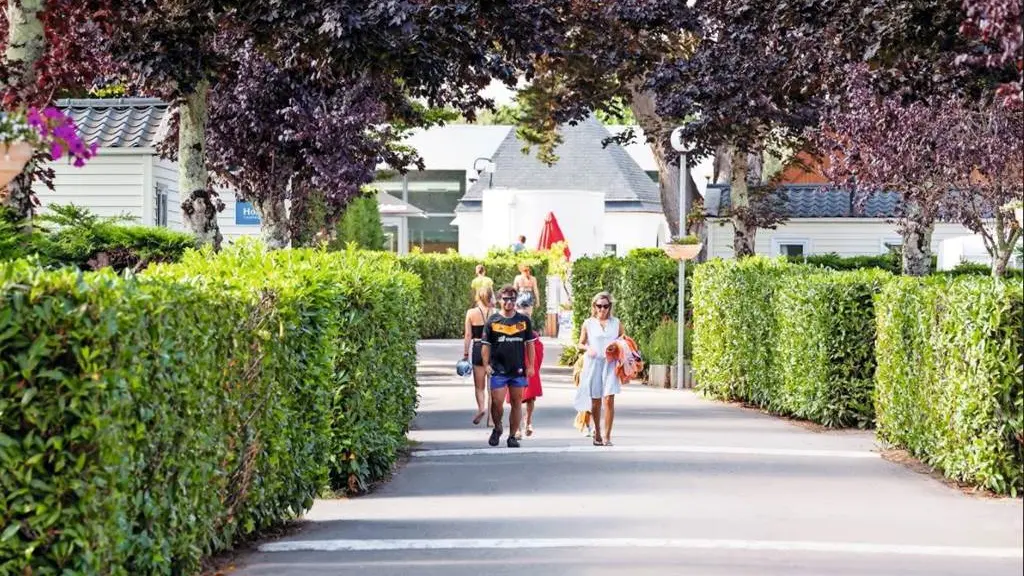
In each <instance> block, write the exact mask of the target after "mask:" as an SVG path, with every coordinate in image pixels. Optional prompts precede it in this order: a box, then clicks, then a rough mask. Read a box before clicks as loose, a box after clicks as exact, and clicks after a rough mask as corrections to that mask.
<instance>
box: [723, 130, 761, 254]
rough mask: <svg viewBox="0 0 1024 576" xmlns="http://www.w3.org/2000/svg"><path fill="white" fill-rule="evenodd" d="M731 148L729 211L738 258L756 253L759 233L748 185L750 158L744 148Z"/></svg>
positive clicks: (733, 242) (734, 247) (734, 249)
mask: <svg viewBox="0 0 1024 576" xmlns="http://www.w3.org/2000/svg"><path fill="white" fill-rule="evenodd" d="M730 150H731V154H730V156H731V159H730V163H731V165H732V178H731V179H730V183H729V211H730V212H731V214H732V226H733V238H732V246H733V251H734V252H735V253H736V257H737V258H746V257H747V256H753V255H754V237H755V234H757V226H756V225H755V222H754V219H753V214H752V213H751V210H750V194H749V192H748V187H747V178H748V176H749V170H748V167H749V164H748V162H749V158H748V155H747V153H746V152H745V151H743V150H740V149H738V148H735V147H733V148H731V149H730Z"/></svg>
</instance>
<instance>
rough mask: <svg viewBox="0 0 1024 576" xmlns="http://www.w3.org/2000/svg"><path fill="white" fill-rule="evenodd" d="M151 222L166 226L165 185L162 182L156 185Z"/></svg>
mask: <svg viewBox="0 0 1024 576" xmlns="http://www.w3.org/2000/svg"><path fill="white" fill-rule="evenodd" d="M153 209H154V214H153V224H155V225H156V226H163V227H164V228H166V227H167V187H166V186H164V185H163V184H157V185H156V196H155V198H154V202H153Z"/></svg>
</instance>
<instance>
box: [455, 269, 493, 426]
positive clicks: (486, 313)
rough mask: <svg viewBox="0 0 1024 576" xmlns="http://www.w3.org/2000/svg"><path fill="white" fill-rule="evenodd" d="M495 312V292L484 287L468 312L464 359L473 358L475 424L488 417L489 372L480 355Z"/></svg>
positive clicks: (464, 336) (478, 292)
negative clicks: (487, 328) (488, 326)
mask: <svg viewBox="0 0 1024 576" xmlns="http://www.w3.org/2000/svg"><path fill="white" fill-rule="evenodd" d="M495 312H496V310H495V309H494V291H493V290H492V289H491V287H490V286H484V287H482V288H480V289H479V290H477V291H476V304H475V305H474V306H473V307H472V308H470V309H469V310H466V324H465V332H464V335H463V354H464V355H463V358H465V359H467V360H468V359H469V358H470V354H472V357H473V387H474V389H475V390H474V392H475V393H476V416H474V417H473V424H479V423H480V420H481V419H483V417H484V416H486V415H487V394H486V389H485V388H484V386H486V384H487V372H486V368H485V367H484V361H483V357H482V356H481V354H480V346H481V344H480V338H481V337H482V336H483V334H484V325H485V324H487V320H488V319H489V318H490V317H491V316H493V315H494V314H495Z"/></svg>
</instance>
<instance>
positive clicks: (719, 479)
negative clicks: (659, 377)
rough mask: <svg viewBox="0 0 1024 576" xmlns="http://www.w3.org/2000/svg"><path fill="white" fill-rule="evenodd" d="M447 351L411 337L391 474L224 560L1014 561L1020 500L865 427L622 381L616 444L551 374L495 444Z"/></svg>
mask: <svg viewBox="0 0 1024 576" xmlns="http://www.w3.org/2000/svg"><path fill="white" fill-rule="evenodd" d="M458 355H459V345H458V344H457V343H451V342H424V343H422V344H421V345H420V377H419V381H420V393H421V396H422V399H421V404H420V415H419V418H418V419H417V421H416V426H415V429H414V431H413V432H412V433H411V436H412V438H413V439H414V440H415V441H416V442H417V443H418V445H417V450H418V452H417V453H416V455H415V456H414V457H413V458H412V459H411V460H410V462H409V463H408V464H407V465H406V466H404V467H403V468H402V469H401V471H400V472H399V473H398V474H397V475H396V476H395V478H394V479H393V480H392V481H391V482H390V483H389V484H387V485H385V486H383V487H381V488H380V489H379V490H377V491H376V492H375V493H374V494H372V495H369V496H365V497H361V498H356V499H352V500H334V501H318V502H317V503H316V505H315V506H314V507H313V509H312V510H311V511H310V512H309V514H308V515H307V517H306V522H305V524H304V526H303V528H302V529H301V530H300V531H298V532H297V533H296V534H293V535H291V536H288V537H287V538H284V539H282V540H279V541H274V542H268V543H265V544H264V545H263V546H262V547H261V551H260V552H259V553H255V554H252V555H250V556H248V557H247V558H244V559H243V561H242V562H241V564H240V568H239V570H238V572H236V573H238V574H243V575H246V576H264V575H271V574H273V575H295V576H297V575H300V574H301V575H310V576H317V575H328V574H330V575H336V574H359V575H366V576H384V575H396V576H397V575H406V574H423V575H439V576H440V575H445V576H448V575H455V576H459V575H467V576H468V575H474V576H475V575H480V574H487V575H502V574H516V575H522V574H527V573H529V574H537V575H553V574H574V575H577V574H578V575H587V576H598V575H604V574H616V575H621V574H623V573H624V572H623V570H626V571H627V572H625V573H628V574H630V575H633V574H699V575H716V576H726V575H728V576H746V575H768V574H787V575H790V574H792V575H807V576H810V575H820V574H834V575H843V576H846V575H872V576H875V575H884V574H901V575H902V574H906V575H921V576H924V575H928V576H936V575H985V576H999V575H1020V574H1024V568H1022V549H1024V525H1022V524H1024V508H1022V503H1021V500H1019V499H1016V500H1013V499H992V498H980V497H976V496H969V495H965V494H962V493H961V492H960V491H958V490H955V489H951V488H948V487H946V486H945V485H943V484H942V483H940V482H938V481H936V480H934V479H932V478H930V477H928V476H924V475H921V474H917V473H915V472H912V471H910V470H908V469H906V468H904V467H903V466H901V465H898V464H893V463H890V462H888V461H885V460H883V459H881V458H880V457H879V455H878V452H877V449H876V447H875V442H874V437H873V435H872V434H870V433H865V432H856V431H854V432H815V431H811V430H808V429H807V428H806V427H801V426H797V425H794V424H792V423H788V422H784V421H781V420H778V419H775V418H771V417H767V416H763V415H761V414H758V413H755V412H751V411H748V410H742V409H738V408H734V407H730V406H725V405H722V404H718V403H713V402H708V401H704V400H701V399H699V398H697V397H696V396H694V395H693V394H690V393H687V392H679V391H670V390H654V389H650V388H644V387H642V386H637V385H630V386H629V387H627V388H626V389H625V390H624V392H623V394H622V395H621V396H620V397H619V398H618V399H617V404H618V411H617V417H616V425H615V433H614V439H615V443H616V446H614V447H610V448H600V447H598V448H595V447H592V446H590V443H589V440H588V439H586V438H583V437H582V436H581V435H580V434H579V433H577V432H576V431H575V430H574V429H573V428H572V426H571V422H572V418H573V416H574V412H573V410H572V407H571V397H572V391H573V388H572V384H571V382H570V379H569V378H568V377H567V376H565V375H555V374H554V373H546V374H545V375H544V391H545V394H544V397H543V398H542V399H541V401H539V404H538V411H537V417H536V422H535V427H536V430H537V434H536V436H535V437H534V438H530V439H527V440H524V441H523V447H522V448H521V449H520V450H518V451H516V450H512V449H508V448H505V447H504V443H502V445H501V446H500V447H499V448H489V447H488V446H487V444H486V439H487V435H488V431H487V430H485V429H484V428H483V427H473V426H472V425H471V424H470V422H469V420H470V418H471V417H472V412H473V401H472V391H471V389H472V388H471V384H469V383H468V382H465V381H463V380H461V379H459V378H457V377H455V376H454V375H453V374H452V373H453V371H454V370H453V369H452V365H453V360H454V359H455V358H456V357H457V356H458ZM547 356H548V358H550V359H551V360H552V362H554V360H555V359H556V358H557V354H555V353H554V351H553V350H550V349H549V351H548V354H547Z"/></svg>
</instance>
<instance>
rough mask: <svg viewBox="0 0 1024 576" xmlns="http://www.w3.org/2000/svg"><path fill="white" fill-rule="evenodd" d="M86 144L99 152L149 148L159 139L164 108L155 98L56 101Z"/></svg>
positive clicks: (165, 113)
mask: <svg viewBox="0 0 1024 576" xmlns="http://www.w3.org/2000/svg"><path fill="white" fill-rule="evenodd" d="M57 107H58V108H60V109H61V110H62V111H63V112H64V113H65V114H68V115H69V116H71V118H72V120H74V121H75V126H77V127H78V131H79V133H80V134H81V136H82V138H84V139H85V140H86V141H87V142H89V143H93V142H95V143H96V144H97V145H99V146H100V147H102V148H152V147H153V146H155V145H156V144H157V143H158V142H159V141H160V139H161V138H162V137H163V134H162V133H161V130H162V129H163V122H164V118H165V116H166V115H167V108H168V105H167V103H166V102H164V101H162V100H160V99H158V98H105V99H86V100H58V101H57Z"/></svg>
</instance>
